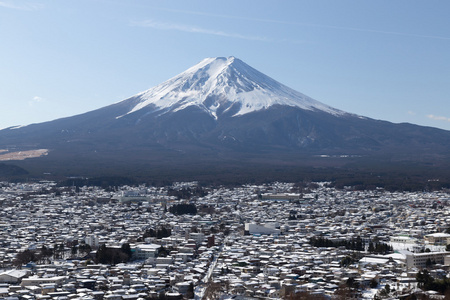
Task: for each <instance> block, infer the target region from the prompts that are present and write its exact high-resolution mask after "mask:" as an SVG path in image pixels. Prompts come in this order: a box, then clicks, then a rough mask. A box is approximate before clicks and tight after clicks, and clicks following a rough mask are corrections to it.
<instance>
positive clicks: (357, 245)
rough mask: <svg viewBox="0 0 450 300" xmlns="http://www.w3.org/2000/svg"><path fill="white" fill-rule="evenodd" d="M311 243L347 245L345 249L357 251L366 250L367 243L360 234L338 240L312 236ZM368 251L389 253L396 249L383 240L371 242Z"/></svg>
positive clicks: (325, 246)
mask: <svg viewBox="0 0 450 300" xmlns="http://www.w3.org/2000/svg"><path fill="white" fill-rule="evenodd" d="M309 243H310V244H311V246H314V247H323V248H331V247H334V248H338V247H345V249H347V250H356V251H365V250H366V243H365V242H364V241H363V240H362V239H361V237H359V236H358V237H356V238H354V239H351V240H337V241H333V240H330V239H327V238H324V237H312V238H311V239H310V241H309ZM367 251H368V252H370V253H377V254H387V253H392V252H393V251H394V249H393V248H392V246H390V245H388V244H386V243H383V242H375V243H373V242H369V245H368V247H367Z"/></svg>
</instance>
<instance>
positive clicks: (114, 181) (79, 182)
mask: <svg viewBox="0 0 450 300" xmlns="http://www.w3.org/2000/svg"><path fill="white" fill-rule="evenodd" d="M137 184H138V182H137V181H136V179H134V178H130V177H122V176H102V177H93V178H70V179H66V180H64V181H61V182H60V183H59V184H58V185H59V186H75V187H83V186H99V187H101V188H103V189H109V188H111V187H120V186H123V185H130V186H134V185H137Z"/></svg>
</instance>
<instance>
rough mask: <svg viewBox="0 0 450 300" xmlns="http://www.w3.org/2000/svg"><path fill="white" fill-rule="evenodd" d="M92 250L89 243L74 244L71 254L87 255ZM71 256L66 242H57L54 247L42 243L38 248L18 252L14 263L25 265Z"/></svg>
mask: <svg viewBox="0 0 450 300" xmlns="http://www.w3.org/2000/svg"><path fill="white" fill-rule="evenodd" d="M90 252H91V247H90V246H89V245H88V244H84V243H82V244H76V245H73V246H72V248H71V251H70V255H71V256H72V257H75V256H76V255H80V256H85V255H87V254H89V253H90ZM67 256H69V249H68V248H66V247H65V246H64V244H59V245H57V244H55V245H54V246H53V247H47V246H45V245H42V247H41V248H39V249H36V250H34V249H33V250H31V249H26V250H23V251H20V252H18V253H17V254H16V257H15V258H14V261H13V264H14V265H15V266H21V265H25V264H27V263H29V262H35V263H42V264H44V263H50V262H51V260H52V259H60V258H66V257H67Z"/></svg>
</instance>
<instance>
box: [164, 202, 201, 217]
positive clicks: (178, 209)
mask: <svg viewBox="0 0 450 300" xmlns="http://www.w3.org/2000/svg"><path fill="white" fill-rule="evenodd" d="M169 212H171V213H173V214H174V215H185V214H189V215H196V214H197V207H196V206H195V205H194V204H187V203H181V204H175V205H173V206H171V207H170V208H169Z"/></svg>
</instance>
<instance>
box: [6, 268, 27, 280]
mask: <svg viewBox="0 0 450 300" xmlns="http://www.w3.org/2000/svg"><path fill="white" fill-rule="evenodd" d="M28 275H29V271H27V270H10V271H6V272H3V273H1V274H0V282H5V283H20V282H21V281H22V278H24V277H26V276H28Z"/></svg>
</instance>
